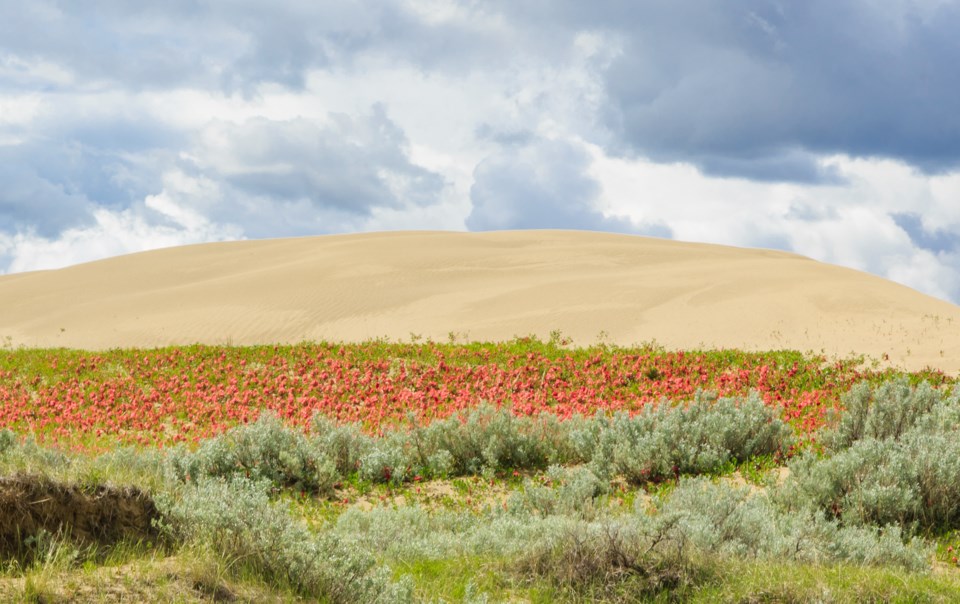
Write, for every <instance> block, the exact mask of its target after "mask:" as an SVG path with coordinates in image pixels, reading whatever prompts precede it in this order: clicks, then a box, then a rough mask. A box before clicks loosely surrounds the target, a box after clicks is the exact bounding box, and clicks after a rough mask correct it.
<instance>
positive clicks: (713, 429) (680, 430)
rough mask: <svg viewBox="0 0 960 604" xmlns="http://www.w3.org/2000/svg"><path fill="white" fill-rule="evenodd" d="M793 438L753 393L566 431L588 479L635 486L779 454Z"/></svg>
mask: <svg viewBox="0 0 960 604" xmlns="http://www.w3.org/2000/svg"><path fill="white" fill-rule="evenodd" d="M793 438H794V437H793V430H792V429H791V428H790V426H789V425H787V424H786V423H784V422H783V421H782V420H781V419H780V418H779V417H778V416H777V414H776V412H774V411H773V410H771V409H770V407H768V406H766V405H764V403H763V401H761V400H760V398H759V396H757V395H756V393H754V394H752V395H750V396H748V397H747V398H744V399H734V398H721V399H719V400H717V399H716V397H714V396H712V395H708V394H704V393H698V395H697V396H696V398H695V399H694V401H693V402H691V403H690V404H689V405H688V406H686V407H683V406H678V407H673V406H671V405H669V404H664V403H662V404H660V405H656V406H654V405H650V406H648V407H645V408H644V409H643V410H642V411H641V412H640V413H638V414H636V415H634V416H632V417H631V416H630V415H628V414H626V413H617V414H616V415H614V416H613V417H611V418H607V417H605V416H603V415H598V416H596V417H595V418H594V419H593V420H592V422H581V423H580V424H579V425H577V426H576V427H573V428H571V439H572V440H573V441H574V443H575V444H576V447H577V449H578V450H579V452H580V455H581V456H582V457H583V458H585V459H587V460H589V461H590V466H591V469H593V471H594V473H596V474H597V475H598V476H601V477H604V478H609V477H612V476H613V475H622V476H623V477H625V478H626V479H627V480H628V481H630V482H633V483H638V484H642V483H647V482H657V481H662V480H665V479H668V478H675V477H679V476H680V475H684V474H704V473H713V472H716V471H718V470H719V469H721V468H723V467H724V466H725V465H728V464H730V463H740V462H743V461H746V460H748V459H750V458H752V457H755V456H760V455H774V454H777V455H779V454H783V453H785V452H786V451H787V449H788V448H789V446H790V445H791V444H792V443H793Z"/></svg>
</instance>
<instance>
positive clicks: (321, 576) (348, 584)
mask: <svg viewBox="0 0 960 604" xmlns="http://www.w3.org/2000/svg"><path fill="white" fill-rule="evenodd" d="M268 491H269V484H268V483H266V482H264V481H261V482H254V481H252V480H248V479H246V478H243V477H233V478H231V479H224V478H220V477H218V478H201V479H199V480H198V481H197V482H196V483H195V485H193V486H186V487H184V488H182V489H181V490H180V491H179V493H177V496H172V495H161V496H160V497H159V498H158V500H157V505H158V507H159V509H160V510H161V512H162V513H163V515H164V521H163V528H164V531H165V532H166V533H167V534H168V535H170V536H171V537H172V538H174V539H177V540H180V541H184V542H186V543H189V544H191V545H194V546H196V547H203V548H212V549H213V551H215V552H216V553H217V555H220V556H225V557H228V558H229V559H230V560H231V561H233V562H235V563H236V564H239V565H243V566H246V567H252V568H253V569H255V571H256V572H257V574H259V575H260V576H264V577H267V578H272V579H273V580H276V581H278V582H280V583H281V584H283V585H289V586H291V587H293V588H294V589H296V590H297V591H299V592H301V593H303V594H304V595H309V596H313V597H320V598H322V599H323V600H325V601H329V602H361V601H363V602H374V601H376V602H405V601H410V600H411V598H412V595H411V591H410V586H409V585H408V584H407V583H405V582H400V583H397V582H393V581H391V580H390V573H389V570H388V569H386V568H383V567H379V568H378V567H377V565H376V564H375V560H374V559H373V557H371V556H370V555H368V554H365V553H363V552H361V551H358V550H356V549H353V548H350V547H348V546H346V545H344V544H342V543H341V542H340V541H339V540H338V539H337V537H336V536H335V535H334V534H332V533H329V532H325V533H320V534H313V533H311V532H310V531H309V529H307V527H306V526H305V525H304V524H302V523H300V522H295V521H293V519H292V518H291V517H290V515H289V513H288V511H287V510H286V509H285V508H284V507H283V506H281V505H278V504H277V503H274V502H271V501H270V499H269V497H268V495H267V492H268Z"/></svg>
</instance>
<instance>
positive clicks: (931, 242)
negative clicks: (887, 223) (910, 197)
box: [890, 212, 960, 254]
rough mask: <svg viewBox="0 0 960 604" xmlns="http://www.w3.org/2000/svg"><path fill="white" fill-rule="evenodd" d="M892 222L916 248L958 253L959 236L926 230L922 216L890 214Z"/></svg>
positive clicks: (930, 229) (939, 230) (951, 232)
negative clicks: (907, 236) (904, 232)
mask: <svg viewBox="0 0 960 604" xmlns="http://www.w3.org/2000/svg"><path fill="white" fill-rule="evenodd" d="M890 217H891V218H893V221H894V222H895V223H897V226H899V227H900V228H901V229H903V230H904V231H906V233H907V235H909V236H910V241H912V242H913V243H914V245H916V246H917V247H918V248H920V249H924V250H928V251H931V252H933V253H935V254H937V253H940V252H960V234H958V233H956V232H955V231H948V230H947V229H942V228H927V227H926V226H925V225H924V223H923V216H921V215H920V214H917V213H916V212H895V213H892V214H890Z"/></svg>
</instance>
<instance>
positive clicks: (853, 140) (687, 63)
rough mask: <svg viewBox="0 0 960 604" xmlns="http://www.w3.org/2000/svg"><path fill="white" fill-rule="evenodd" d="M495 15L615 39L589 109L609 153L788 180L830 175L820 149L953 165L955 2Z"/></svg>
mask: <svg viewBox="0 0 960 604" xmlns="http://www.w3.org/2000/svg"><path fill="white" fill-rule="evenodd" d="M504 10H505V11H507V12H509V13H511V14H513V15H514V16H515V17H516V18H518V19H523V20H526V22H527V23H528V24H530V26H531V27H532V26H533V24H534V23H547V24H548V25H546V26H545V27H548V28H553V30H555V31H559V32H564V31H565V32H567V33H566V35H568V36H572V35H573V32H576V31H582V30H584V29H589V28H593V29H601V30H604V31H607V32H609V37H610V38H613V39H616V40H617V41H618V45H619V46H620V48H621V52H620V54H619V55H618V56H617V58H616V59H615V60H614V61H613V62H612V64H611V65H610V68H609V69H608V70H606V71H605V73H604V82H605V91H606V95H607V97H606V98H607V104H606V106H605V108H604V111H603V114H604V120H605V123H606V125H607V127H608V128H609V130H610V132H611V133H612V135H613V136H614V138H615V140H614V141H613V143H614V144H615V145H619V146H620V151H621V152H625V153H636V154H639V155H641V156H645V157H648V158H652V159H654V160H656V161H664V162H674V161H684V162H690V163H693V164H695V165H697V166H698V167H700V168H701V169H702V170H704V171H705V172H707V173H711V174H717V175H732V176H744V177H748V178H751V179H757V180H773V181H794V182H820V181H823V180H828V181H829V180H831V179H832V177H834V176H835V175H833V174H831V173H829V172H828V173H823V172H821V171H820V170H819V169H818V168H819V165H818V162H817V157H818V156H822V155H832V154H845V155H848V156H851V157H877V158H893V159H898V160H901V161H903V162H905V163H908V164H910V165H913V166H916V167H918V168H920V169H922V170H924V171H925V172H928V173H936V172H942V171H948V170H951V169H956V168H958V167H960V115H958V114H957V112H955V111H954V110H953V105H954V104H955V103H954V102H953V99H956V98H957V97H958V96H960V74H958V72H957V70H956V69H955V66H956V64H957V63H958V61H960V45H958V44H956V42H955V40H956V31H957V30H958V29H960V5H958V4H957V3H953V2H921V1H917V0H893V1H891V2H887V3H884V4H883V5H878V4H876V3H873V2H865V1H863V0H811V1H808V2H778V1H771V0H749V1H747V2H739V3H737V4H736V5H735V6H730V5H728V4H726V3H722V2H707V3H704V2H699V3H694V4H691V3H676V2H674V3H662V2H655V1H641V2H632V3H624V2H619V1H616V0H606V1H603V0H601V1H599V2H592V3H589V4H584V3H581V2H577V1H576V0H565V1H559V2H551V3H549V4H529V3H511V5H509V6H507V7H505V9H504ZM558 35H559V34H558ZM612 148H613V147H612V146H611V149H612Z"/></svg>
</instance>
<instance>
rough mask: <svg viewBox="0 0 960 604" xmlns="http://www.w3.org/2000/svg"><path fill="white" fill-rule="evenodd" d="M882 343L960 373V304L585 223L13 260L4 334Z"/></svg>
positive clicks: (176, 340) (841, 346) (140, 338)
mask: <svg viewBox="0 0 960 604" xmlns="http://www.w3.org/2000/svg"><path fill="white" fill-rule="evenodd" d="M553 330H560V331H561V332H562V333H563V334H564V335H565V336H568V337H571V338H572V339H573V340H574V342H575V343H576V344H580V345H589V344H593V343H596V342H598V341H603V342H607V343H611V344H621V345H629V344H636V343H643V342H651V341H656V342H657V343H658V344H661V345H663V346H665V347H667V348H692V347H738V348H745V349H750V350H759V349H784V348H789V349H799V350H804V351H806V350H811V351H815V352H821V351H822V352H825V353H827V354H828V355H838V356H846V355H848V354H850V353H861V354H867V355H870V356H873V357H877V358H881V357H882V356H883V355H887V356H888V357H889V359H890V362H892V363H894V364H897V365H900V366H903V367H907V368H911V369H917V368H921V367H923V366H927V365H929V366H933V367H937V368H940V369H942V370H944V371H947V372H950V373H954V374H956V373H958V372H960V307H958V306H956V305H954V304H950V303H948V302H945V301H942V300H938V299H935V298H932V297H929V296H926V295H923V294H921V293H919V292H917V291H914V290H912V289H910V288H907V287H904V286H901V285H898V284H895V283H892V282H890V281H887V280H884V279H881V278H879V277H875V276H872V275H868V274H866V273H862V272H858V271H854V270H850V269H845V268H841V267H838V266H833V265H828V264H824V263H820V262H816V261H814V260H811V259H809V258H805V257H802V256H798V255H795V254H790V253H786V252H779V251H771V250H752V249H741V248H734V247H726V246H719V245H709V244H696V243H683V242H677V241H672V240H665V239H655V238H647V237H639V236H630V235H615V234H608V233H595V232H585V231H552V230H543V231H503V232H486V233H459V232H420V231H399V232H386V233H365V234H352V235H329V236H318V237H305V238H292V239H272V240H257V241H237V242H227V243H212V244H201V245H192V246H184V247H177V248H167V249H162V250H155V251H151V252H143V253H139V254H131V255H128V256H121V257H116V258H111V259H107V260H102V261H97V262H91V263H87V264H81V265H76V266H72V267H68V268H64V269H60V270H54V271H40V272H33V273H22V274H15V275H6V276H0V344H5V345H6V346H19V345H24V346H31V347H60V346H64V347H71V348H85V349H106V348H114V347H155V346H165V345H171V344H189V343H197V342H201V343H214V344H224V343H230V344H254V343H276V342H299V341H303V340H342V341H360V340H366V339H371V338H377V337H386V338H389V339H392V340H409V339H410V338H411V336H412V335H416V336H420V337H422V338H432V339H434V340H440V341H446V340H447V339H448V336H449V334H451V333H454V334H457V335H458V337H460V338H461V339H470V340H506V339H510V338H513V337H515V336H522V335H531V334H533V335H537V336H539V337H541V338H546V337H547V336H548V335H549V333H550V332H551V331H553Z"/></svg>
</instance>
